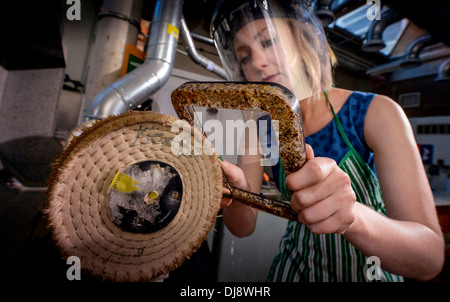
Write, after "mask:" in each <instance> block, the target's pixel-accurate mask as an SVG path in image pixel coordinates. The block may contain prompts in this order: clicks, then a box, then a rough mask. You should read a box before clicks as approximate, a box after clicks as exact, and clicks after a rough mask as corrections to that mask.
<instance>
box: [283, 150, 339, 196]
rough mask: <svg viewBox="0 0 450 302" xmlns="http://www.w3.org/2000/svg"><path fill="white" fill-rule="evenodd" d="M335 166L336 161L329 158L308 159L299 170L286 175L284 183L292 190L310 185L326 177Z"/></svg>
mask: <svg viewBox="0 0 450 302" xmlns="http://www.w3.org/2000/svg"><path fill="white" fill-rule="evenodd" d="M336 167H337V164H336V162H335V161H334V160H332V159H330V158H326V157H317V158H313V159H310V160H308V161H307V162H306V164H305V165H304V166H303V167H302V168H301V169H300V170H298V171H296V172H294V173H291V174H289V175H288V176H287V177H286V185H287V186H288V188H289V189H291V190H292V191H298V190H301V189H303V188H307V187H310V186H312V185H314V184H316V183H319V182H321V181H322V180H324V179H325V178H326V177H328V176H329V175H330V173H331V172H332V171H333V170H334V169H335V168H336Z"/></svg>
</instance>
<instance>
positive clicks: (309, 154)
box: [305, 144, 314, 160]
mask: <svg viewBox="0 0 450 302" xmlns="http://www.w3.org/2000/svg"><path fill="white" fill-rule="evenodd" d="M305 148H306V159H307V160H310V159H313V158H314V150H313V148H312V147H311V146H310V145H309V144H306V147H305Z"/></svg>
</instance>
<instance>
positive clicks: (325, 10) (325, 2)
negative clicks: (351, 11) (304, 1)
mask: <svg viewBox="0 0 450 302" xmlns="http://www.w3.org/2000/svg"><path fill="white" fill-rule="evenodd" d="M332 2H333V0H320V1H318V6H317V17H319V19H320V22H321V23H322V26H323V27H324V28H325V27H328V25H330V24H331V23H333V22H334V20H335V19H336V17H335V16H334V13H333V11H332V10H331V3H332Z"/></svg>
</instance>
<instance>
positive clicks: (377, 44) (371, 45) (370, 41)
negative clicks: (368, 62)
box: [361, 9, 403, 52]
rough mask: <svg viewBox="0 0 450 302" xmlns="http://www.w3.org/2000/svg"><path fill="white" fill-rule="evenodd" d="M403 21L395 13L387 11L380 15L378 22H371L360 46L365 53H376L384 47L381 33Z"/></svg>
mask: <svg viewBox="0 0 450 302" xmlns="http://www.w3.org/2000/svg"><path fill="white" fill-rule="evenodd" d="M401 19H403V17H401V16H400V15H399V14H398V13H397V12H396V11H394V10H393V9H389V10H387V11H385V12H384V13H383V14H381V17H380V20H376V19H375V20H373V21H372V23H371V24H370V27H369V30H368V32H367V37H366V39H365V40H364V42H363V45H362V46H361V50H362V51H365V52H377V51H379V50H381V49H383V48H385V47H386V44H385V43H384V41H383V39H382V36H383V31H384V30H385V29H386V27H388V26H389V25H391V24H393V23H395V22H397V21H400V20H401Z"/></svg>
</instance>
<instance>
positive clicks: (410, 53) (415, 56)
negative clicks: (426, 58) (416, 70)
mask: <svg viewBox="0 0 450 302" xmlns="http://www.w3.org/2000/svg"><path fill="white" fill-rule="evenodd" d="M434 43H435V41H434V39H433V37H432V36H431V35H430V34H425V35H423V36H421V37H419V38H417V39H415V40H414V41H412V42H411V44H409V46H408V48H407V49H406V52H405V59H404V60H403V61H402V63H401V64H400V66H401V67H407V68H412V67H417V66H420V65H421V64H422V61H421V60H420V59H419V54H420V52H421V51H422V49H424V48H425V47H426V46H429V45H431V44H434Z"/></svg>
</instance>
